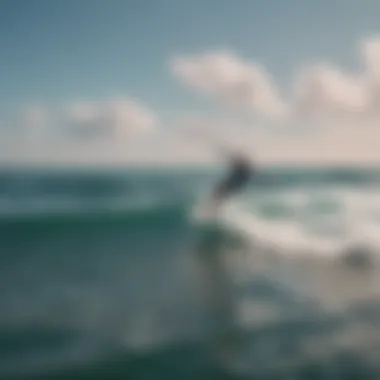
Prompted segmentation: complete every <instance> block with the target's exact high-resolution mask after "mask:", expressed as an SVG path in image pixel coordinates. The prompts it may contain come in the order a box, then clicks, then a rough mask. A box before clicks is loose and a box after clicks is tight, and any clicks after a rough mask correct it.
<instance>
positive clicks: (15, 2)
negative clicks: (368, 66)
mask: <svg viewBox="0 0 380 380" xmlns="http://www.w3.org/2000/svg"><path fill="white" fill-rule="evenodd" d="M0 5H1V12H0V28H1V31H0V48H1V51H2V54H1V60H0V83H1V86H0V99H1V101H0V110H1V113H2V115H3V123H5V124H6V123H7V121H9V120H10V118H11V117H13V116H14V114H17V112H18V110H19V108H20V107H24V106H28V105H31V104H44V106H48V107H59V106H60V105H61V104H67V103H69V102H75V101H76V100H82V99H88V100H91V99H105V98H112V97H120V96H131V97H133V98H134V99H138V100H142V101H143V102H144V104H146V105H148V106H149V107H151V108H152V109H153V110H154V112H155V113H157V114H158V115H159V116H160V118H161V119H163V120H168V119H170V118H173V117H177V116H179V115H181V114H182V113H183V114H185V113H191V112H197V113H199V112H204V113H207V112H210V111H211V110H212V109H213V108H212V107H214V106H215V104H214V103H212V102H208V101H206V100H205V99H204V98H203V97H202V96H199V95H198V94H197V92H196V91H193V90H192V89H191V88H187V87H186V86H185V85H184V84H183V83H181V82H180V81H178V80H177V79H176V78H175V77H174V76H173V73H172V72H171V70H170V64H169V62H170V60H171V59H172V58H173V57H175V56H178V55H192V54H203V53H206V52H208V51H215V50H223V49H228V50H232V51H234V52H236V53H237V54H238V55H239V56H240V57H242V58H244V59H246V60H252V61H255V62H258V63H260V64H261V65H263V66H265V68H266V69H267V70H268V71H269V72H270V73H271V74H272V75H273V76H274V78H275V80H276V85H277V86H278V87H279V89H280V92H282V93H287V92H288V91H289V89H290V87H291V86H292V82H293V77H294V74H295V72H296V71H297V70H298V69H299V68H300V67H302V66H303V65H307V64H312V63H313V62H316V61H319V60H321V61H324V60H328V61H329V62H332V63H333V64H335V65H337V66H339V67H340V68H343V69H348V70H353V71H358V70H360V68H361V65H362V62H361V61H360V56H359V54H358V44H359V42H360V41H362V40H363V39H365V38H368V37H371V36H373V35H377V33H378V32H379V30H380V19H379V17H378V15H379V14H380V2H378V1H376V0H363V1H362V2H358V1H355V0H332V1H329V2H327V1H311V0H309V1H305V0H288V1H280V0H261V1H259V0H251V1H247V0H235V1H231V0H204V1H200V0H199V1H198V0H193V1H187V0H159V1H158V0H157V1H149V2H148V1H143V0H133V1H132V0H107V1H104V0H55V1H51V0H2V1H0Z"/></svg>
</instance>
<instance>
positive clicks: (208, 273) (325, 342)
mask: <svg viewBox="0 0 380 380" xmlns="http://www.w3.org/2000/svg"><path fill="white" fill-rule="evenodd" d="M221 174H222V173H221V171H220V170H216V171H214V170H211V169H210V170H208V169H207V170H206V169H202V170H201V169H189V168H182V169H181V168H176V169H151V170H148V169H141V170H138V169H134V170H120V169H115V170H95V169H91V170H90V169H87V170H85V169H28V170H26V169H25V170H21V169H11V168H3V169H1V171H0V379H4V380H12V379H49V380H50V379H51V380H54V379H78V380H79V379H81V380H82V379H83V380H85V379H94V380H95V379H104V380H111V379H128V380H129V379H130V380H140V379H141V380H153V379H173V380H174V379H175V380H179V379H197V380H211V379H215V380H216V379H308V380H311V379H329V380H332V379H334V380H335V379H379V378H380V171H379V170H375V169H373V168H371V169H332V168H331V169H311V168H309V169H308V168H293V169H289V168H287V169H281V168H268V169H261V170H260V171H259V172H258V174H257V176H256V178H255V179H254V180H253V181H252V183H251V184H250V186H249V188H248V189H247V191H245V192H244V193H242V194H241V195H240V196H239V197H236V198H235V199H232V200H231V201H230V202H229V203H228V204H226V205H225V207H224V208H223V209H221V210H220V213H219V214H218V215H217V216H216V217H214V218H205V212H203V214H202V211H205V207H206V206H207V196H208V193H209V192H210V190H211V189H212V186H213V185H214V184H215V183H216V182H217V181H218V179H219V178H220V176H221ZM202 215H203V216H202Z"/></svg>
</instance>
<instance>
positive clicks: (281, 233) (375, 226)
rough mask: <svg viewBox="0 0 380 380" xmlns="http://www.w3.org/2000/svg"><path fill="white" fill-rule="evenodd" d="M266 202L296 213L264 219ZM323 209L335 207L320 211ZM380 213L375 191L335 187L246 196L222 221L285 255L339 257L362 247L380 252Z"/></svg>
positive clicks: (226, 211)
mask: <svg viewBox="0 0 380 380" xmlns="http://www.w3.org/2000/svg"><path fill="white" fill-rule="evenodd" d="M263 199H265V202H268V200H269V199H272V201H273V204H276V205H284V207H286V208H287V209H289V208H290V209H291V210H292V211H293V212H290V213H288V214H287V215H286V216H281V218H273V217H272V218H265V216H263V215H260V214H259V208H258V205H259V204H260V202H262V201H263ZM318 204H322V205H324V204H327V205H332V206H334V207H327V208H326V209H323V207H322V209H318ZM315 205H317V206H316V207H315ZM379 213H380V193H377V192H376V191H375V190H373V189H358V190H355V189H337V188H336V189H322V190H321V189H319V190H318V191H308V190H307V189H297V190H293V191H289V190H288V191H286V192H282V193H279V194H273V193H272V194H265V195H262V196H252V197H250V198H248V197H247V199H245V200H242V201H240V202H234V203H233V204H231V205H229V206H228V207H225V209H224V211H223V213H222V216H221V217H222V221H223V223H224V225H225V226H227V227H228V228H231V229H235V230H238V231H240V232H242V233H244V234H245V235H246V237H248V238H251V239H252V241H254V242H255V244H257V243H260V244H262V245H264V246H267V247H273V248H276V249H278V250H279V251H281V252H282V253H284V254H303V255H311V254H315V255H318V256H321V255H327V256H329V257H336V256H337V255H342V254H344V252H346V251H347V250H350V249H352V247H357V246H360V247H364V248H365V249H367V250H368V251H371V252H375V251H376V252H380V221H379V220H378V218H377V216H378V214H379ZM379 258H380V256H379Z"/></svg>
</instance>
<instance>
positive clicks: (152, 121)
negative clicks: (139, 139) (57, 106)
mask: <svg viewBox="0 0 380 380" xmlns="http://www.w3.org/2000/svg"><path fill="white" fill-rule="evenodd" d="M66 122H67V124H68V126H69V128H70V130H71V131H72V132H74V133H75V134H77V135H81V136H86V137H116V138H124V137H127V138H129V137H131V136H136V135H140V134H141V133H145V132H149V131H152V130H153V129H154V127H155V126H156V125H157V117H156V115H154V114H153V112H152V111H151V110H148V109H147V108H146V107H144V106H143V105H141V104H139V103H137V102H136V101H134V100H131V99H117V100H106V101H85V102H78V103H75V104H72V105H71V106H70V107H69V108H68V110H67V115H66Z"/></svg>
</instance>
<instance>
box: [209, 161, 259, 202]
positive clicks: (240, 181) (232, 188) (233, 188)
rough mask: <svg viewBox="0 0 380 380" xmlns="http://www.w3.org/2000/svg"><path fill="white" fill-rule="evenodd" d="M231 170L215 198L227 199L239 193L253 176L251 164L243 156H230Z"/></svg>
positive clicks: (215, 193)
mask: <svg viewBox="0 0 380 380" xmlns="http://www.w3.org/2000/svg"><path fill="white" fill-rule="evenodd" d="M229 160H230V170H229V172H228V174H227V176H226V178H225V179H224V180H223V181H222V182H221V183H220V184H219V185H218V186H217V187H216V189H215V191H214V197H215V198H216V199H218V200H223V199H226V198H228V197H230V196H232V195H235V194H237V193H239V192H240V191H241V190H242V189H243V188H244V187H245V186H246V185H247V184H248V182H249V181H250V179H251V177H252V175H253V167H252V164H251V162H250V161H249V160H248V159H247V158H246V157H244V156H243V155H241V154H230V155H229Z"/></svg>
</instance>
